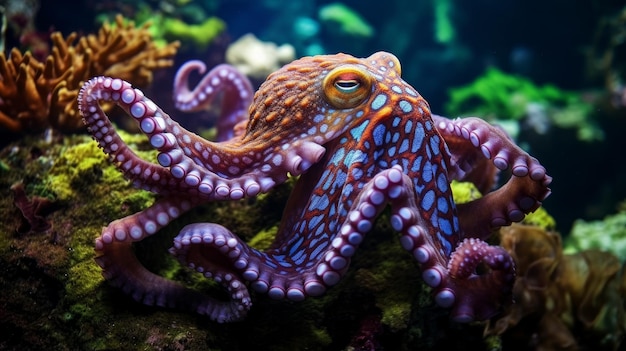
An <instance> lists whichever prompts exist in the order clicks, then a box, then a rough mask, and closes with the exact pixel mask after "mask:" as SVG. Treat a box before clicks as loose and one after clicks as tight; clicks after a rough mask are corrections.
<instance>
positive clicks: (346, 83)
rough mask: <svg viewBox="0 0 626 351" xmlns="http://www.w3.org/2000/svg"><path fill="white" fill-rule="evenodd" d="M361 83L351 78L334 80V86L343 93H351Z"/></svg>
mask: <svg viewBox="0 0 626 351" xmlns="http://www.w3.org/2000/svg"><path fill="white" fill-rule="evenodd" d="M360 85H361V84H360V83H359V82H358V81H357V80H354V79H351V80H338V81H336V82H335V87H336V88H337V89H339V91H341V92H343V93H352V92H354V91H355V90H357V89H358V88H359V86H360Z"/></svg>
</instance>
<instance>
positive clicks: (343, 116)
mask: <svg viewBox="0 0 626 351" xmlns="http://www.w3.org/2000/svg"><path fill="white" fill-rule="evenodd" d="M193 70H199V71H201V73H202V72H203V71H204V70H205V67H204V65H203V64H202V63H200V62H198V61H192V62H189V63H187V64H186V65H184V66H182V67H181V69H180V70H179V73H178V74H177V77H176V79H175V83H174V92H175V100H176V104H177V107H178V108H179V109H182V110H201V109H204V108H206V107H207V106H209V104H211V103H213V102H214V100H216V99H215V97H216V96H220V95H221V99H219V100H218V101H220V102H221V109H220V111H221V115H220V118H219V121H218V122H217V126H218V129H219V133H218V135H219V139H220V140H219V141H216V142H212V141H208V140H204V139H202V138H200V137H199V136H197V135H196V134H194V133H192V132H189V131H187V130H185V129H184V128H183V127H181V126H180V125H179V124H178V123H176V122H175V121H174V120H172V119H171V118H170V117H169V116H168V115H167V114H166V113H165V112H163V111H162V110H161V109H160V108H159V107H158V106H157V105H156V104H155V103H154V102H152V101H151V100H150V99H148V98H147V97H145V96H144V94H143V93H142V92H141V91H139V90H137V89H135V88H133V87H131V85H130V84H129V83H127V82H125V81H122V80H120V79H114V78H109V77H96V78H93V79H91V80H90V81H89V82H87V83H85V85H84V86H83V88H82V90H81V92H80V96H79V106H80V111H81V113H82V116H83V119H84V121H85V123H86V124H87V126H88V128H89V131H90V132H91V134H92V135H93V137H94V138H95V140H96V141H97V142H98V143H99V145H100V147H101V148H102V149H103V150H104V152H105V153H107V154H108V155H110V157H111V159H112V161H113V162H114V163H115V164H116V165H117V166H118V167H119V169H120V170H121V171H122V172H123V173H124V175H125V176H126V177H127V178H128V179H129V180H130V181H132V183H133V184H134V185H135V186H137V187H139V188H143V189H146V190H149V191H153V192H155V193H159V194H160V195H161V196H160V198H159V200H157V201H156V202H155V203H154V204H153V205H152V206H150V207H149V208H147V209H145V210H143V211H141V212H138V213H136V214H133V215H130V216H128V217H125V218H122V219H118V220H116V221H113V222H111V223H110V224H109V225H108V226H107V227H105V228H104V229H103V231H102V235H101V236H100V237H99V238H97V239H96V251H97V254H98V257H97V262H98V264H99V265H100V266H101V267H102V269H103V272H104V276H105V277H106V278H107V279H108V280H109V281H110V282H111V283H112V284H113V285H114V286H118V287H120V288H122V289H123V290H124V291H125V292H126V293H128V294H130V295H132V297H133V298H134V299H135V300H137V301H141V302H143V303H145V304H148V305H155V304H156V305H159V306H170V307H176V308H183V309H191V310H193V311H197V312H198V313H201V314H205V315H208V316H209V317H210V318H211V319H213V320H216V321H219V322H227V321H235V320H239V319H241V318H243V317H244V316H245V315H246V313H247V311H248V310H249V309H250V307H251V305H252V300H251V295H250V292H249V288H252V289H253V290H255V291H256V292H258V293H267V294H268V295H269V296H270V297H271V298H274V299H284V298H286V299H289V300H293V301H300V300H303V299H304V298H306V297H307V296H318V295H321V294H323V293H324V292H325V291H326V290H327V289H328V288H329V287H331V286H333V285H335V284H337V282H338V281H339V280H340V279H341V277H342V276H343V275H344V273H345V272H346V270H347V269H348V266H349V263H350V260H351V257H352V256H353V255H354V253H355V251H356V250H357V248H358V246H359V244H360V243H361V242H362V241H363V239H364V236H365V235H366V234H367V233H368V231H369V230H370V228H371V227H372V223H373V221H374V220H375V219H376V218H377V216H378V215H379V214H380V213H381V211H383V209H384V208H385V207H387V206H390V207H391V217H390V218H391V225H392V227H393V228H394V229H395V230H396V231H397V232H399V234H400V243H401V245H402V247H403V248H404V249H406V250H407V251H408V252H409V253H410V254H411V255H412V256H413V257H414V258H415V259H416V260H417V262H418V263H419V266H420V268H421V272H422V276H423V279H424V281H425V282H426V283H427V284H428V285H429V286H431V287H432V289H433V293H434V297H435V300H436V302H437V303H438V304H439V305H440V306H443V307H446V308H450V310H451V314H452V317H453V318H454V319H456V320H458V321H471V320H476V319H478V320H483V319H486V318H489V317H491V316H492V315H494V314H495V313H497V311H498V309H499V308H500V307H501V305H502V304H503V303H506V302H507V301H510V299H511V296H510V294H511V288H512V285H513V282H514V280H515V268H514V262H513V260H512V259H511V256H510V255H509V254H508V253H507V252H506V251H505V250H504V249H502V248H501V247H498V246H490V245H488V244H486V243H485V242H483V239H485V238H486V237H488V236H489V235H490V233H491V232H492V231H493V230H494V229H497V228H499V227H501V226H504V225H508V224H510V223H511V222H515V221H520V220H522V219H523V217H524V216H525V214H526V213H529V212H531V211H534V210H535V209H536V208H537V207H539V206H540V204H541V201H543V200H544V199H545V198H546V197H547V196H548V195H549V193H550V190H549V189H548V187H547V186H548V185H549V184H550V181H551V178H550V177H549V176H548V175H546V171H545V169H544V167H542V166H541V165H540V164H539V163H538V162H537V160H536V159H534V158H533V157H531V156H530V155H528V154H527V153H526V152H524V151H523V150H521V149H520V148H519V147H518V146H517V145H515V144H514V143H513V141H512V140H511V139H510V138H509V137H508V136H507V135H506V134H505V133H504V132H503V131H502V130H500V129H499V128H497V127H494V126H491V125H489V124H488V123H486V122H484V121H483V120H481V119H478V118H464V119H456V120H450V119H447V118H444V117H440V116H436V115H432V114H431V113H430V110H429V107H428V104H427V103H426V101H425V100H424V99H423V98H422V97H421V96H420V95H419V94H418V93H417V91H416V90H415V89H413V87H411V86H410V85H409V84H407V83H406V82H405V81H404V80H402V78H401V77H400V73H401V70H400V63H399V62H398V60H397V58H396V57H395V56H393V55H392V54H389V53H385V52H379V53H375V54H373V55H372V56H370V57H368V58H363V59H359V58H355V57H352V56H349V55H345V54H337V55H327V56H315V57H305V58H302V59H299V60H297V61H294V62H292V63H290V64H288V65H286V66H284V67H283V68H281V69H280V70H279V71H277V72H275V73H273V74H271V75H270V76H269V77H268V78H267V80H266V81H265V82H264V83H263V84H262V85H261V87H260V88H259V90H258V91H257V92H256V93H255V94H254V97H253V95H252V94H253V93H252V89H251V86H250V83H249V82H248V80H247V79H246V78H245V77H244V76H242V75H241V74H240V73H238V72H237V71H236V70H234V69H233V68H231V67H229V66H226V65H221V66H218V67H216V68H214V69H213V70H211V71H210V72H208V73H207V74H206V76H205V77H204V78H203V79H202V81H201V82H200V83H199V84H198V86H197V87H196V88H194V89H193V90H190V89H189V88H188V87H187V77H188V76H189V74H190V72H191V71H193ZM100 102H113V103H116V104H117V105H119V106H120V107H122V108H123V109H124V110H125V111H126V112H127V113H128V114H129V115H130V116H132V118H134V119H135V120H136V121H137V123H138V125H139V127H140V129H141V131H142V132H143V133H145V134H146V135H147V136H148V138H149V141H150V144H151V145H152V147H154V148H155V149H156V150H158V158H157V160H158V164H157V163H153V162H150V161H147V160H143V159H141V158H139V157H138V156H137V155H136V154H135V153H134V152H133V151H132V150H131V149H130V147H129V146H128V145H126V144H125V143H124V142H123V141H122V140H121V139H120V137H119V135H118V134H117V132H116V130H115V128H114V126H113V125H112V124H111V122H110V120H109V118H108V117H107V116H106V115H105V114H104V113H103V111H102V109H101V107H100ZM248 106H250V107H249V110H248ZM503 170H508V173H505V174H508V175H509V178H508V181H507V182H506V183H504V185H502V186H501V187H499V188H497V189H493V183H494V179H495V178H496V175H497V174H498V173H499V172H500V171H503ZM288 176H298V177H299V178H298V181H297V183H296V185H295V188H294V189H293V192H292V194H291V197H290V199H289V201H288V203H287V205H286V207H285V211H284V215H283V221H282V223H281V225H280V228H279V230H278V233H277V235H276V239H275V242H274V244H273V246H272V247H271V249H269V250H266V251H259V250H256V249H254V248H252V247H250V246H248V245H247V244H246V243H245V242H243V241H242V240H241V239H240V238H239V237H237V235H235V234H233V233H232V232H231V231H230V230H228V229H226V228H224V227H222V226H220V225H219V224H214V223H195V224H190V225H188V226H186V227H184V228H183V229H182V230H181V232H180V234H179V235H178V236H177V237H176V238H175V239H174V246H173V247H172V248H171V250H170V251H171V252H172V253H173V254H174V255H175V256H176V257H177V258H178V259H179V260H180V261H181V262H182V263H183V264H185V265H188V266H189V267H192V268H194V269H195V270H197V271H198V272H201V273H202V274H204V276H206V277H207V278H212V279H214V280H215V281H217V282H219V283H221V284H222V285H223V286H224V287H225V288H226V290H227V291H228V295H229V297H230V299H228V300H227V301H223V300H219V299H215V298H212V297H210V296H206V295H204V294H201V293H200V292H196V291H193V290H190V289H188V288H185V287H183V286H181V285H179V284H178V283H175V282H173V281H170V280H167V279H165V278H163V277H160V276H158V275H155V274H153V273H151V272H149V271H148V270H146V269H145V268H144V267H143V266H142V265H141V263H140V262H139V261H138V260H137V258H136V257H135V256H134V254H133V251H132V243H133V242H136V241H140V240H143V239H144V238H146V237H148V236H151V235H153V234H155V233H157V232H158V231H159V230H160V229H161V228H162V227H163V226H165V225H167V224H168V223H170V222H171V221H172V220H174V219H175V218H177V217H179V216H180V215H181V214H182V213H184V212H186V211H188V210H189V209H191V208H193V207H194V206H198V205H200V204H203V203H206V202H210V201H220V200H238V199H241V198H244V197H253V196H256V195H258V194H260V193H264V192H268V191H270V190H271V189H272V188H273V187H274V186H275V185H277V184H279V183H283V182H285V180H287V178H288ZM454 179H456V180H462V181H470V182H473V183H474V184H476V185H477V186H478V188H479V189H480V190H481V191H482V192H483V193H485V194H486V195H485V196H484V197H482V198H480V199H477V200H474V201H472V202H470V203H467V204H462V205H456V204H455V203H454V199H453V197H452V193H451V190H450V182H451V181H452V180H454ZM479 266H480V267H481V269H480V272H477V267H479Z"/></svg>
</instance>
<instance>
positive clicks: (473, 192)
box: [450, 180, 483, 204]
mask: <svg viewBox="0 0 626 351" xmlns="http://www.w3.org/2000/svg"><path fill="white" fill-rule="evenodd" d="M450 188H451V189H452V197H453V198H454V202H455V203H457V204H464V203H467V202H470V201H472V200H476V199H479V198H481V197H482V196H483V195H482V194H481V193H480V191H478V189H477V188H476V186H475V185H474V183H471V182H459V181H456V180H453V181H452V182H451V183H450Z"/></svg>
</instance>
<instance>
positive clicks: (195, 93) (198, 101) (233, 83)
mask: <svg viewBox="0 0 626 351" xmlns="http://www.w3.org/2000/svg"><path fill="white" fill-rule="evenodd" d="M193 71H198V73H200V74H203V73H204V72H205V71H206V66H205V64H204V63H203V62H202V61H197V60H193V61H188V62H186V63H185V64H183V65H182V66H181V67H180V68H179V69H178V71H177V72H176V77H175V78H174V103H175V105H176V108H177V109H179V110H181V111H185V112H194V111H201V110H207V109H209V108H210V107H211V105H212V104H213V103H215V100H219V101H220V111H219V118H218V120H217V130H218V134H217V140H218V141H226V140H229V139H232V138H233V137H235V136H236V134H235V132H234V131H235V126H236V125H238V124H240V123H242V122H245V121H247V120H248V108H249V107H250V104H251V103H252V96H253V90H252V84H251V83H250V80H249V79H248V78H247V77H246V76H245V75H243V74H242V73H240V72H239V71H238V70H236V69H235V68H234V67H232V66H230V65H227V64H221V65H218V66H215V67H214V68H213V69H211V70H210V71H209V72H208V73H207V74H206V75H204V76H203V77H202V79H201V80H200V82H199V83H198V85H196V87H195V88H194V89H193V90H190V89H189V76H190V74H191V72H193Z"/></svg>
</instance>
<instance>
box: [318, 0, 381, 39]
mask: <svg viewBox="0 0 626 351" xmlns="http://www.w3.org/2000/svg"><path fill="white" fill-rule="evenodd" d="M318 17H319V20H320V22H322V23H324V24H326V25H328V26H329V27H331V28H333V30H334V32H335V33H337V34H340V35H345V36H351V37H362V38H369V37H371V36H372V35H374V28H373V27H372V26H371V25H370V24H369V23H368V22H367V21H366V20H365V19H364V18H363V17H362V16H361V15H359V14H358V13H357V12H356V11H354V10H353V9H351V8H350V7H348V6H346V5H344V4H342V3H339V2H335V3H330V4H326V5H324V6H322V7H321V8H320V10H319V12H318Z"/></svg>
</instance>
